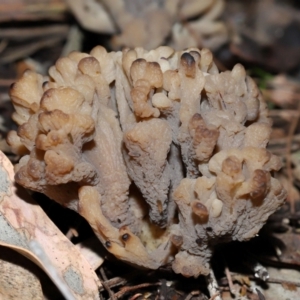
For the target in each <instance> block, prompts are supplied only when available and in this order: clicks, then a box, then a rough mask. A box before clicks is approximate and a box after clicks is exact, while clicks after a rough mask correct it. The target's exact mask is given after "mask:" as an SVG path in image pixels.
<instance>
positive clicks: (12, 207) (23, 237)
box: [0, 152, 100, 299]
mask: <svg viewBox="0 0 300 300" xmlns="http://www.w3.org/2000/svg"><path fill="white" fill-rule="evenodd" d="M32 240H35V241H37V242H38V243H39V244H40V245H41V246H42V247H43V250H44V251H45V253H46V255H47V256H48V258H49V260H50V262H51V264H52V265H53V266H54V267H55V268H56V269H57V272H58V273H59V274H60V276H61V277H62V278H63V279H64V280H65V282H66V284H67V285H68V286H69V288H70V289H71V290H72V292H73V296H74V297H75V298H76V299H99V295H98V287H99V286H100V282H99V279H98V278H97V276H96V274H95V273H94V271H93V270H92V268H91V266H90V265H89V264H88V262H87V261H86V260H85V258H84V257H83V256H82V255H81V253H80V252H79V251H78V250H77V249H76V247H75V246H74V245H73V244H72V243H71V242H70V241H69V240H68V239H67V238H66V237H65V236H64V235H63V234H62V233H61V232H60V231H59V230H58V229H57V228H56V227H55V225H54V224H53V223H52V222H51V220H50V219H49V218H48V217H47V216H46V214H45V213H44V212H43V210H42V209H41V208H40V207H39V206H38V205H36V203H34V201H33V200H32V199H30V198H29V196H28V195H27V194H26V192H25V191H24V190H22V189H21V188H19V187H18V189H17V188H16V187H15V184H14V171H13V166H12V164H11V163H10V161H9V160H8V158H7V157H6V156H5V155H4V154H3V153H2V152H0V244H1V245H4V246H7V247H10V248H12V249H14V250H16V251H18V252H19V253H21V254H23V255H24V256H26V257H27V258H29V259H30V260H32V261H33V262H35V263H36V264H38V265H39V266H40V267H41V268H43V269H44V271H45V272H46V273H47V266H45V265H43V263H42V262H41V261H40V260H39V259H38V258H37V257H36V256H35V255H34V254H32V253H31V252H30V250H29V242H30V241H32Z"/></svg>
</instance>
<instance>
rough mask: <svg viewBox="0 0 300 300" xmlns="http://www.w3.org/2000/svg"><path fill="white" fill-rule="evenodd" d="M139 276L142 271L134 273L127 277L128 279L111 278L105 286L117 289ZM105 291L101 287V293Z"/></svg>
mask: <svg viewBox="0 0 300 300" xmlns="http://www.w3.org/2000/svg"><path fill="white" fill-rule="evenodd" d="M138 274H140V271H133V272H131V273H129V274H127V275H126V276H125V277H126V279H125V278H124V277H114V278H111V279H109V280H107V281H105V284H106V285H107V286H108V287H110V288H113V287H116V286H119V285H125V284H126V283H127V282H128V281H129V280H130V279H132V278H134V277H135V276H136V275H138ZM103 290H104V288H101V287H100V291H103Z"/></svg>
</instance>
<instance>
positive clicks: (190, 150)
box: [8, 46, 286, 276]
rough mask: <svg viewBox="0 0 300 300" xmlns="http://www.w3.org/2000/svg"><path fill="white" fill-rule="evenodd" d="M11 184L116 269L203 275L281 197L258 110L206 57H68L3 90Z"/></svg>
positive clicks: (235, 75) (247, 85)
mask: <svg viewBox="0 0 300 300" xmlns="http://www.w3.org/2000/svg"><path fill="white" fill-rule="evenodd" d="M10 94H11V99H12V101H13V104H14V106H15V109H16V111H15V113H14V115H13V118H14V120H15V121H16V122H17V124H18V125H19V128H18V130H17V132H15V131H12V132H10V134H9V136H8V143H9V144H10V145H11V147H12V149H13V150H14V151H15V152H16V153H18V154H20V155H22V156H23V157H22V158H21V160H20V162H19V163H18V164H17V165H16V180H17V182H18V183H19V184H21V185H23V186H25V187H27V188H29V189H32V190H35V191H39V192H42V193H44V194H46V195H48V196H49V197H50V198H52V199H54V200H56V201H58V202H59V203H61V204H62V205H64V206H66V207H69V208H72V209H74V210H75V211H77V212H79V213H80V214H81V215H82V216H83V217H84V218H86V220H87V221H88V222H89V223H90V225H91V227H92V228H93V230H94V231H95V234H96V235H97V237H98V238H99V239H100V240H101V242H102V243H103V244H104V245H105V246H106V248H107V249H108V251H110V252H111V253H113V254H114V255H115V256H116V257H117V258H119V259H121V260H124V261H126V262H128V263H130V264H134V265H136V266H139V267H145V268H151V269H156V268H158V267H160V266H162V265H165V264H168V263H170V264H172V267H173V269H174V271H175V272H177V273H181V274H183V275H184V276H198V275H200V274H208V272H209V267H208V266H209V260H210V257H211V255H212V252H213V248H214V245H216V244H218V243H220V242H224V241H230V240H238V241H244V240H248V239H250V238H251V237H253V236H255V235H256V234H257V233H258V231H259V230H260V228H261V227H262V226H263V224H264V223H265V222H266V220H267V218H268V216H269V215H270V214H271V213H273V212H274V211H275V210H276V209H277V208H278V207H279V206H280V205H281V204H282V203H283V202H284V199H285V196H286V193H285V191H284V189H283V187H282V186H281V184H280V183H279V181H278V180H277V179H275V178H273V177H272V176H271V172H273V171H277V170H278V169H279V168H280V166H281V162H280V160H279V158H277V157H276V156H274V155H272V154H271V153H270V152H268V151H267V150H266V145H267V143H268V141H269V137H270V132H271V122H270V119H269V118H268V116H267V114H268V112H267V108H266V104H265V103H264V102H263V100H262V98H261V96H260V94H259V91H258V89H257V87H256V85H255V83H254V82H253V80H252V79H251V78H249V77H248V76H246V73H245V70H244V68H243V67H242V66H241V65H236V66H235V67H234V68H233V70H232V71H226V72H223V73H220V72H219V71H218V69H217V67H216V65H215V64H214V62H213V57H212V54H211V52H210V51H209V50H207V49H202V50H199V49H196V48H190V49H187V50H185V51H177V52H176V51H174V50H173V49H171V48H169V47H159V48H157V49H155V50H151V51H146V50H144V49H142V48H135V49H134V50H129V49H125V50H124V51H123V52H112V53H107V52H106V51H105V49H104V48H102V47H100V46H99V47H96V48H94V49H93V50H92V51H91V53H90V54H85V53H78V52H74V53H71V54H70V55H69V56H68V57H65V58H61V59H59V60H58V61H57V63H56V65H55V66H53V67H51V68H50V71H49V78H43V77H42V76H41V75H38V74H36V73H33V72H31V71H27V72H26V73H25V74H24V75H23V77H22V78H21V79H20V80H19V81H17V82H16V83H15V84H14V85H13V86H12V88H11V93H10Z"/></svg>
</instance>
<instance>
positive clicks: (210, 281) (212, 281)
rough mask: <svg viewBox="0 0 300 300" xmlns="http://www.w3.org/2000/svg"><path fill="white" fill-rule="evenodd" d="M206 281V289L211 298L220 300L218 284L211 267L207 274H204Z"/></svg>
mask: <svg viewBox="0 0 300 300" xmlns="http://www.w3.org/2000/svg"><path fill="white" fill-rule="evenodd" d="M206 281H207V289H208V291H209V294H210V296H211V298H210V299H211V300H212V299H214V300H222V298H221V296H220V293H219V286H218V283H217V280H216V277H215V274H214V271H213V270H212V268H210V271H209V275H208V276H206Z"/></svg>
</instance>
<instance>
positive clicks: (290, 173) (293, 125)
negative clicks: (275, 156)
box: [286, 101, 300, 214]
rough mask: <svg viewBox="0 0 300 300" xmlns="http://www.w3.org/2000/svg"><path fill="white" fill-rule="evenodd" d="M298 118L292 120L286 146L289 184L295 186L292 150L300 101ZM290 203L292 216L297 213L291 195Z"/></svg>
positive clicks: (299, 108) (299, 106)
mask: <svg viewBox="0 0 300 300" xmlns="http://www.w3.org/2000/svg"><path fill="white" fill-rule="evenodd" d="M297 112H298V116H297V117H294V118H292V121H291V124H290V127H289V132H288V140H287V144H286V168H287V175H288V179H289V184H290V185H291V186H292V185H293V182H294V180H293V171H292V159H291V148H292V142H293V135H294V133H295V130H296V127H297V124H298V121H299V112H300V101H299V103H298V107H297ZM289 201H290V211H291V213H292V214H294V213H295V199H294V197H293V196H291V194H290V195H289Z"/></svg>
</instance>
